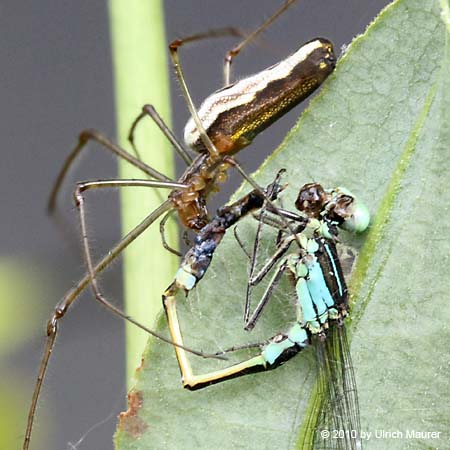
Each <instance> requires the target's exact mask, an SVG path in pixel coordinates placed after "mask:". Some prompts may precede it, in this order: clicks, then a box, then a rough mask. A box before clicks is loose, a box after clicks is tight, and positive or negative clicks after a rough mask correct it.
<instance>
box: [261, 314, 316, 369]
mask: <svg viewBox="0 0 450 450" xmlns="http://www.w3.org/2000/svg"><path fill="white" fill-rule="evenodd" d="M278 338H279V336H278ZM307 345H309V338H308V333H307V332H306V330H305V329H304V328H303V327H302V326H301V325H300V324H299V323H296V324H295V325H294V326H293V327H291V329H290V330H289V332H288V333H287V335H286V336H285V337H284V339H277V337H276V338H274V340H273V341H272V342H270V343H269V344H268V345H267V346H266V347H265V348H264V350H263V352H262V356H263V358H264V359H265V361H266V362H267V363H268V364H270V365H271V366H273V365H276V364H279V363H280V362H282V361H283V360H285V358H280V357H282V356H283V354H284V353H285V352H287V351H289V350H292V351H294V352H295V353H297V352H299V351H300V350H302V349H303V348H304V347H306V346H307ZM280 359H281V361H279V360H280Z"/></svg>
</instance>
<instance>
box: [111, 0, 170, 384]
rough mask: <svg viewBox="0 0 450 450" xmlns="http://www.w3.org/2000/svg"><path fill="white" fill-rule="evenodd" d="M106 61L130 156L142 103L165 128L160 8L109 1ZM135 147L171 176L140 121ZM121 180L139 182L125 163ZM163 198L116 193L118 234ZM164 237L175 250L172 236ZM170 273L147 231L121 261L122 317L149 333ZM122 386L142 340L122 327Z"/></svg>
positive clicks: (161, 144) (158, 145)
mask: <svg viewBox="0 0 450 450" xmlns="http://www.w3.org/2000/svg"><path fill="white" fill-rule="evenodd" d="M109 14H110V27H111V41H112V56H113V67H114V81H115V98H116V118H117V130H118V131H117V134H118V141H119V143H120V145H122V146H123V147H125V148H126V149H128V150H130V147H129V145H128V142H127V135H128V131H129V128H130V126H131V123H132V122H133V120H134V119H135V118H136V116H137V115H138V114H139V113H140V112H141V108H142V106H143V105H144V104H145V103H151V104H153V105H154V106H155V107H156V109H157V110H158V112H159V113H160V114H161V116H162V117H163V118H164V119H165V120H166V121H167V122H169V123H170V98H169V87H168V75H167V50H166V48H167V46H166V39H165V33H164V17H163V8H162V4H161V2H160V1H159V0H152V1H148V0H134V1H132V2H124V1H122V0H110V1H109ZM136 144H137V147H138V149H139V153H140V155H141V157H142V159H143V160H144V161H145V162H146V163H147V164H149V165H151V166H152V167H155V168H156V169H157V170H159V171H161V172H162V173H164V174H166V175H168V176H169V177H172V176H173V174H174V166H173V155H172V153H171V151H170V146H169V145H168V143H167V142H166V140H165V138H164V136H163V135H162V134H161V132H160V131H159V130H158V129H157V127H156V126H155V125H154V124H153V123H151V119H150V118H149V119H148V120H144V121H143V123H142V124H141V125H140V126H139V127H138V130H137V135H136ZM119 175H120V177H121V178H144V175H143V174H142V172H140V171H138V170H136V169H135V168H133V167H131V166H130V164H128V163H126V162H121V163H120V164H119ZM166 196H167V191H165V190H159V191H158V190H156V189H155V190H151V189H149V188H147V189H143V188H128V189H123V190H122V192H121V205H122V231H123V233H126V232H127V231H129V230H130V229H131V228H132V227H133V226H135V225H136V224H137V223H138V222H139V221H140V220H142V219H143V218H144V217H145V216H146V215H147V214H149V213H150V212H151V211H152V210H153V209H155V208H156V207H157V206H158V205H159V204H160V203H161V202H162V201H163V200H164V198H166ZM167 237H168V239H169V242H171V244H172V245H176V242H177V240H176V239H177V238H176V230H175V228H174V227H169V229H168V230H167ZM175 269H176V259H175V258H174V257H173V255H171V254H170V253H168V252H167V251H166V250H164V249H163V247H162V245H161V239H160V234H159V228H158V226H152V227H150V229H149V230H148V231H147V232H145V233H144V235H143V236H141V237H140V238H139V239H138V240H137V241H136V244H132V245H131V246H130V248H129V249H127V251H126V252H125V255H124V293H125V305H126V306H125V309H126V312H127V314H129V315H131V316H132V317H134V318H135V319H137V320H138V321H140V322H142V323H143V324H146V325H147V326H149V327H152V326H153V325H154V323H155V320H156V316H157V315H158V313H159V311H160V309H161V293H162V292H163V289H164V288H165V287H166V285H167V284H168V283H169V281H170V277H171V276H173V274H174V272H175ZM126 339H127V346H126V349H127V380H128V383H130V380H131V378H132V375H133V373H134V370H135V368H136V366H137V365H138V364H139V363H140V358H141V354H142V351H143V350H144V347H145V342H146V340H147V336H146V334H145V333H144V332H143V331H141V330H138V329H137V328H135V327H133V326H132V325H130V324H127V326H126Z"/></svg>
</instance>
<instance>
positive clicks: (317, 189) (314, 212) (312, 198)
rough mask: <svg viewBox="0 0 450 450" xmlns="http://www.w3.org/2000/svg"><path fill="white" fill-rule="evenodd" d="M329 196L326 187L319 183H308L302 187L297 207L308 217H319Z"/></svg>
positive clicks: (296, 203) (296, 202)
mask: <svg viewBox="0 0 450 450" xmlns="http://www.w3.org/2000/svg"><path fill="white" fill-rule="evenodd" d="M327 198H328V196H327V194H326V192H325V189H324V188H323V187H322V186H321V185H320V184H319V183H308V184H305V185H303V186H302V187H301V188H300V191H299V193H298V196H297V200H296V201H295V207H296V208H297V209H298V210H299V211H301V212H303V213H305V214H306V215H307V216H308V217H311V218H315V219H318V218H319V217H320V214H321V212H322V211H323V207H324V204H325V202H326V201H327Z"/></svg>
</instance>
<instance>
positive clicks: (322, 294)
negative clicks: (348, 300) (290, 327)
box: [296, 259, 337, 333]
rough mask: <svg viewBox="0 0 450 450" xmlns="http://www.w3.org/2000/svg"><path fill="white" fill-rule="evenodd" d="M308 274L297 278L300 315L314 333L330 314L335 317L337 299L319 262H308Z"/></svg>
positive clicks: (303, 322) (303, 323)
mask: <svg viewBox="0 0 450 450" xmlns="http://www.w3.org/2000/svg"><path fill="white" fill-rule="evenodd" d="M307 267H308V274H307V275H306V276H305V277H301V278H299V279H298V280H297V284H296V291H297V298H298V299H299V311H298V317H299V320H301V322H302V325H303V326H305V327H306V328H307V329H308V330H310V331H311V332H312V333H320V332H321V331H322V327H323V325H324V324H325V323H326V322H327V320H328V319H329V316H331V317H335V316H336V314H337V310H336V309H335V301H334V299H333V296H332V295H331V293H330V290H329V288H328V286H327V283H326V281H325V277H324V275H323V271H322V268H321V266H320V264H319V262H318V261H317V260H316V259H314V261H312V262H310V263H308V265H307Z"/></svg>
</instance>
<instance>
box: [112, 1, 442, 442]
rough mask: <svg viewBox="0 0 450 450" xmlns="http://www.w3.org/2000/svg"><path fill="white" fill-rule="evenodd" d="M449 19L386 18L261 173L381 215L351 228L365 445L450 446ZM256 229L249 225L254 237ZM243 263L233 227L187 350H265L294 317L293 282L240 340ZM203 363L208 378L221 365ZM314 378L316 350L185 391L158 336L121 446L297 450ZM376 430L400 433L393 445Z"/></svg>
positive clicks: (400, 6) (196, 361)
mask: <svg viewBox="0 0 450 450" xmlns="http://www.w3.org/2000/svg"><path fill="white" fill-rule="evenodd" d="M441 7H442V11H443V13H442V11H441ZM441 13H442V14H441ZM449 23H450V21H449V16H448V4H446V2H445V1H444V0H441V1H439V0H398V1H396V2H394V3H393V4H392V5H391V6H389V7H388V8H386V9H385V10H384V11H383V12H382V13H381V14H380V16H379V17H378V19H377V20H376V21H375V22H374V23H372V24H371V25H370V26H369V27H368V29H367V31H366V33H365V34H364V35H363V36H361V37H359V38H357V39H356V40H355V41H354V42H353V43H352V45H351V47H350V48H349V50H348V51H347V53H346V55H345V56H344V57H343V58H342V59H341V61H340V63H339V65H338V67H337V69H336V72H335V74H334V75H332V76H331V77H330V79H329V80H328V82H327V83H326V86H325V87H324V89H323V90H322V93H321V94H320V95H319V96H318V97H317V98H316V99H315V100H314V101H313V102H312V103H311V105H310V107H309V109H308V110H307V111H306V112H305V113H304V114H303V116H302V118H301V120H300V122H299V123H298V125H297V126H296V127H295V128H294V129H293V130H292V132H291V133H290V134H289V136H288V137H287V139H286V141H285V142H284V143H283V144H282V145H281V147H280V148H279V149H278V150H277V151H276V152H274V154H273V155H272V156H271V157H270V158H269V159H268V160H267V161H266V162H265V163H264V165H263V167H262V168H261V170H260V171H259V172H258V174H257V176H256V178H257V180H258V182H260V183H262V184H264V183H267V182H269V181H270V180H272V179H273V177H274V174H275V173H276V172H277V171H278V170H279V169H280V168H283V167H284V168H287V169H288V171H287V178H288V180H289V181H290V188H289V189H288V190H287V191H288V192H286V195H284V204H285V205H286V206H288V205H292V202H293V199H294V198H295V194H296V189H297V188H298V187H299V186H300V185H301V184H303V183H304V182H308V181H311V180H316V181H320V182H321V183H322V184H323V185H325V186H330V187H332V186H336V185H344V186H346V187H347V188H349V189H350V190H351V191H352V192H353V193H355V194H356V195H357V196H358V197H360V198H361V199H362V200H364V202H365V203H366V204H368V205H369V206H370V210H371V212H372V214H373V220H372V225H371V228H370V230H369V232H368V233H367V234H366V235H364V236H361V237H358V238H355V237H352V236H350V235H347V234H342V239H343V241H344V242H346V243H347V242H349V243H350V244H351V245H353V246H355V247H356V248H358V249H359V251H360V254H359V258H358V261H357V263H356V268H355V270H354V272H353V276H352V280H351V289H352V292H353V300H354V307H353V320H352V321H351V323H349V324H348V326H349V329H350V331H351V335H352V356H353V363H354V367H355V372H356V377H357V382H358V386H359V396H360V408H361V419H362V429H363V431H365V432H367V433H372V435H370V438H369V439H368V440H367V441H366V443H365V448H368V449H375V448H380V449H386V448H414V449H417V448H424V449H425V448H447V447H448V446H449V435H448V430H449V429H450V408H449V403H448V401H447V400H446V399H448V395H449V390H450V387H449V384H448V373H449V369H450V361H449V352H448V342H450V325H449V321H448V314H449V306H448V305H449V300H448V292H449V291H450V275H449V274H450V271H449V262H450V261H449V254H450V246H449V239H448V237H449V236H450V221H449V204H450V202H449V197H450V196H449V189H448V181H447V174H448V173H449V169H450V150H449V146H450V77H449V74H450V49H449V46H450V45H449V37H450V36H449V30H450V26H449ZM267 132H270V131H267ZM255 146H257V143H255V145H254V146H253V147H250V148H249V149H248V150H245V151H252V149H253V150H254V147H255ZM245 189H246V190H247V188H245ZM241 192H242V191H241ZM249 227H250V226H249V225H248V224H243V225H242V226H241V227H240V235H241V237H242V238H244V239H245V236H246V235H247V233H251V231H250V228H249ZM247 239H248V242H250V243H251V234H249V235H247ZM266 251H267V252H269V251H270V249H267V250H266ZM246 267H247V261H246V259H245V257H244V256H243V255H242V252H241V251H240V250H239V247H238V246H237V244H236V242H235V240H234V239H233V237H232V235H231V233H230V235H229V236H228V237H227V238H226V239H224V242H223V244H221V246H220V248H219V250H218V251H217V254H216V256H215V258H214V262H213V264H212V266H211V268H210V270H209V271H208V273H207V275H206V277H205V279H204V280H203V281H202V282H201V283H200V286H199V288H198V289H196V290H195V291H193V292H192V294H191V295H190V296H189V298H188V300H187V301H186V300H185V299H184V298H179V301H178V304H179V313H180V316H181V323H182V330H183V335H184V337H185V342H186V344H187V345H189V346H191V347H194V348H196V349H203V350H207V351H215V350H217V349H218V348H225V347H228V346H230V345H232V344H239V343H245V342H258V341H259V340H261V339H264V338H268V337H270V336H272V335H274V334H275V333H276V332H277V331H279V330H283V329H285V328H287V326H288V324H289V323H291V322H292V320H293V306H292V305H291V300H292V295H291V294H290V291H289V289H288V288H287V286H288V284H287V283H286V284H285V285H282V286H281V288H280V289H278V291H277V292H276V295H275V298H274V299H273V300H272V303H271V304H270V306H269V307H268V308H267V310H266V311H265V313H264V317H263V318H262V321H261V322H260V323H258V326H257V327H256V328H257V329H255V331H254V332H252V333H251V334H250V335H249V334H248V333H247V334H246V333H244V332H243V331H242V322H243V321H242V308H243V306H242V305H243V300H244V297H245V283H246V279H247V270H246V269H245V268H246ZM166 328H167V327H166V324H165V320H164V318H161V320H160V327H159V329H160V330H161V331H163V332H167V329H166ZM240 356H241V357H242V355H240ZM191 359H192V361H193V366H194V370H195V371H197V372H199V371H204V370H209V369H211V368H215V367H217V366H218V365H222V364H223V362H220V361H215V360H200V358H196V357H192V358H191ZM314 377H315V368H314V356H313V354H312V352H311V351H305V352H302V353H301V354H300V355H298V356H297V357H296V358H294V359H292V360H290V361H289V362H287V363H286V364H285V365H283V366H282V367H280V368H278V369H277V370H274V371H271V372H266V373H260V374H256V375H248V376H245V377H242V378H238V379H234V380H231V381H227V382H226V383H222V384H219V385H216V386H212V387H209V388H206V389H204V390H202V391H197V392H188V391H185V390H183V389H182V388H181V382H180V380H179V371H178V367H177V363H176V360H175V357H174V351H173V349H172V348H170V346H167V345H165V344H161V343H159V342H155V341H154V340H151V341H150V342H149V344H148V349H147V354H146V356H145V359H144V361H143V365H142V367H141V368H140V370H139V373H138V374H137V378H138V383H137V384H136V386H135V388H134V391H133V392H132V394H131V398H132V399H133V400H134V402H133V406H134V407H133V408H131V409H130V410H129V412H128V414H127V415H126V416H124V417H123V419H122V420H121V422H120V424H119V431H118V433H117V435H116V445H117V448H119V449H146V450H148V449H164V450H167V449H180V448H183V449H193V448H195V449H203V448H204V449H219V448H226V449H246V450H248V449H252V450H257V449H258V450H259V449H270V450H272V449H294V448H299V447H298V445H299V444H298V442H299V433H300V429H301V426H302V424H303V423H304V421H305V419H306V418H305V411H306V410H307V409H308V404H309V402H310V401H311V399H310V392H312V391H313V386H314ZM377 430H384V431H391V432H392V431H397V432H401V433H403V436H402V437H401V438H397V439H395V440H392V439H388V438H384V439H383V438H379V437H376V436H375V435H374V433H375V432H376V431H377ZM411 431H412V432H418V433H426V432H435V433H436V435H435V436H437V437H433V436H431V435H430V436H428V437H423V436H415V437H411V436H410V435H408V434H407V433H408V432H409V433H410V432H411Z"/></svg>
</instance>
